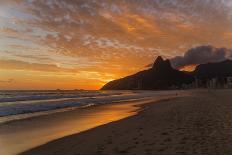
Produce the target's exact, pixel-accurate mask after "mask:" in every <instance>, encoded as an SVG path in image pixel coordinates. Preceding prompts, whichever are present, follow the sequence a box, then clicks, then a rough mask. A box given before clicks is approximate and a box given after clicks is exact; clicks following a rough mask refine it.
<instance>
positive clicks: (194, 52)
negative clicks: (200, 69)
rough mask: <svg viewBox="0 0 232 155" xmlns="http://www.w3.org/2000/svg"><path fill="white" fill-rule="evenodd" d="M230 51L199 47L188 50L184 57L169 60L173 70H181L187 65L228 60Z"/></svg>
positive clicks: (231, 51)
mask: <svg viewBox="0 0 232 155" xmlns="http://www.w3.org/2000/svg"><path fill="white" fill-rule="evenodd" d="M231 53H232V50H230V49H226V48H214V47H212V46H200V47H196V48H192V49H190V50H188V51H187V52H186V53H185V54H184V56H177V57H174V58H172V59H171V63H172V65H173V67H174V68H181V67H184V66H188V65H196V64H204V63H208V62H218V61H223V60H225V59H229V57H230V56H229V55H231Z"/></svg>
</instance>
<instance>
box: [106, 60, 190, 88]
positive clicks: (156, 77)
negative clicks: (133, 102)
mask: <svg viewBox="0 0 232 155" xmlns="http://www.w3.org/2000/svg"><path fill="white" fill-rule="evenodd" d="M192 81H193V77H192V76H191V75H188V74H186V73H184V72H181V71H178V70H175V69H173V68H172V67H171V63H170V61H169V60H163V58H162V57H160V56H159V57H157V59H156V61H155V62H154V64H153V67H152V68H151V69H148V70H144V71H141V72H138V73H136V74H134V75H131V76H127V77H125V78H122V79H118V80H114V81H111V82H109V83H107V84H106V85H105V86H103V87H102V90H133V89H143V90H162V89H170V88H171V87H181V86H182V84H189V83H191V82H192Z"/></svg>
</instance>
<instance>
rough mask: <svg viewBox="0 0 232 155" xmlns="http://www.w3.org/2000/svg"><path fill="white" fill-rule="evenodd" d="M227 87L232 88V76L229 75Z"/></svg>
mask: <svg viewBox="0 0 232 155" xmlns="http://www.w3.org/2000/svg"><path fill="white" fill-rule="evenodd" d="M226 83H227V84H226V87H227V88H232V77H227V78H226Z"/></svg>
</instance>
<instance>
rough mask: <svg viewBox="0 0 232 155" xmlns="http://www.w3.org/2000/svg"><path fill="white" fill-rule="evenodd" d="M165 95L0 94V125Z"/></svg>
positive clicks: (142, 93) (130, 93)
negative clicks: (66, 111)
mask: <svg viewBox="0 0 232 155" xmlns="http://www.w3.org/2000/svg"><path fill="white" fill-rule="evenodd" d="M162 94H163V93H162V92H159V91H157V92H154V91H84V90H83V91H81V90H80V91H79V90H51V91H49V90H45V91H41V90H30V91H29V90H24V91H23V90H22V91H18V90H17V91H13V90H11V91H0V123H4V122H8V121H12V120H17V119H24V118H28V117H33V116H38V115H44V114H50V113H56V112H62V111H65V110H73V109H76V108H85V107H89V106H96V105H100V104H110V103H115V102H123V101H132V100H141V99H144V98H149V97H152V96H154V95H158V96H159V95H162Z"/></svg>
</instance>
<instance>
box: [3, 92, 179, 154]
mask: <svg viewBox="0 0 232 155" xmlns="http://www.w3.org/2000/svg"><path fill="white" fill-rule="evenodd" d="M174 94H175V93H173V95H172V96H174ZM169 97H171V95H170V94H169V95H163V96H162V95H161V96H154V98H146V99H141V100H135V101H124V102H120V103H111V104H103V105H96V106H91V107H87V108H80V109H75V110H71V111H64V112H59V113H52V114H49V115H42V116H36V117H32V118H26V119H22V120H16V121H10V122H7V123H4V124H1V125H0V146H1V148H4V149H1V150H0V154H4V155H8V154H9V155H12V154H19V153H20V152H23V151H26V150H29V149H31V148H34V147H37V146H40V145H43V144H46V143H48V142H50V141H53V140H56V139H59V138H62V137H66V136H69V135H73V134H77V133H80V132H82V131H85V130H89V129H92V128H95V127H97V126H100V125H103V124H107V123H110V122H113V121H118V120H121V119H124V118H126V117H130V116H132V115H135V114H136V113H137V112H138V111H139V110H140V109H141V106H142V105H143V104H147V103H150V102H154V101H158V100H160V99H163V98H169ZM25 138H27V139H30V140H29V141H28V140H24V139H25ZM19 141H21V142H20V143H18V142H19Z"/></svg>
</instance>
